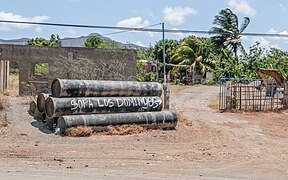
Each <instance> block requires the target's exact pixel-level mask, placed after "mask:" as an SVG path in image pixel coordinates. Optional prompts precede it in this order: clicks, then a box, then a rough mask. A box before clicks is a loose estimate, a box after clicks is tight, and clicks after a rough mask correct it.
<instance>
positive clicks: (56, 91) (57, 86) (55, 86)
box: [51, 78, 61, 97]
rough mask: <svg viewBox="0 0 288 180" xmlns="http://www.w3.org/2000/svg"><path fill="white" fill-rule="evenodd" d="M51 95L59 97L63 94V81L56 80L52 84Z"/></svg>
mask: <svg viewBox="0 0 288 180" xmlns="http://www.w3.org/2000/svg"><path fill="white" fill-rule="evenodd" d="M51 93H52V96H53V97H59V96H60V94H61V80H60V79H58V78H57V79H54V80H53V81H52V83H51Z"/></svg>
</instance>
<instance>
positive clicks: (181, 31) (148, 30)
mask: <svg viewBox="0 0 288 180" xmlns="http://www.w3.org/2000/svg"><path fill="white" fill-rule="evenodd" d="M0 23H13V24H31V25H41V26H59V27H75V28H92V29H116V30H124V31H143V32H158V33H161V32H162V29H150V28H149V29H148V28H129V27H117V26H94V25H79V24H62V23H41V22H28V21H6V20H0ZM164 31H165V32H166V33H183V34H185V33H195V34H208V35H211V34H218V33H215V32H212V31H195V30H185V29H179V30H175V29H165V30H164ZM115 33H116V32H115ZM223 34H226V33H223ZM241 35H242V36H266V37H285V38H288V34H275V33H242V34H241Z"/></svg>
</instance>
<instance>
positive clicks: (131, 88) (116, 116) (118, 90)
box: [29, 79, 177, 133]
mask: <svg viewBox="0 0 288 180" xmlns="http://www.w3.org/2000/svg"><path fill="white" fill-rule="evenodd" d="M161 94H162V85H161V84H159V83H156V82H134V81H97V80H69V79H55V80H54V81H53V82H52V84H51V94H44V93H40V94H39V95H38V97H37V102H35V101H34V102H33V103H32V102H31V104H30V110H29V112H30V114H34V117H35V116H36V115H37V114H39V113H40V114H42V115H43V117H42V118H43V119H44V118H45V120H46V121H47V120H51V119H52V120H58V123H57V127H58V128H59V130H60V132H61V133H64V132H65V131H66V130H67V129H68V128H70V127H75V126H109V125H113V126H114V125H124V124H137V125H140V126H144V127H151V128H157V127H158V128H175V127H176V124H177V116H176V114H175V112H173V111H161V110H162V99H161ZM35 103H36V105H35ZM35 106H36V108H35ZM38 112H39V113H38Z"/></svg>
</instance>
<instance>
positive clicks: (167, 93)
mask: <svg viewBox="0 0 288 180" xmlns="http://www.w3.org/2000/svg"><path fill="white" fill-rule="evenodd" d="M162 40H163V69H164V70H163V71H164V72H163V73H164V82H163V90H164V98H163V99H164V109H165V110H169V96H170V88H169V82H168V84H167V80H166V62H165V55H166V53H165V29H164V22H163V23H162Z"/></svg>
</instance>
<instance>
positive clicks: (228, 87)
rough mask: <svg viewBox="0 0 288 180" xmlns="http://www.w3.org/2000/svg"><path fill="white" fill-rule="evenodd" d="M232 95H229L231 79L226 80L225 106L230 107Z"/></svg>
mask: <svg viewBox="0 0 288 180" xmlns="http://www.w3.org/2000/svg"><path fill="white" fill-rule="evenodd" d="M231 103H232V95H231V81H226V108H227V109H231V107H232V104H231Z"/></svg>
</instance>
